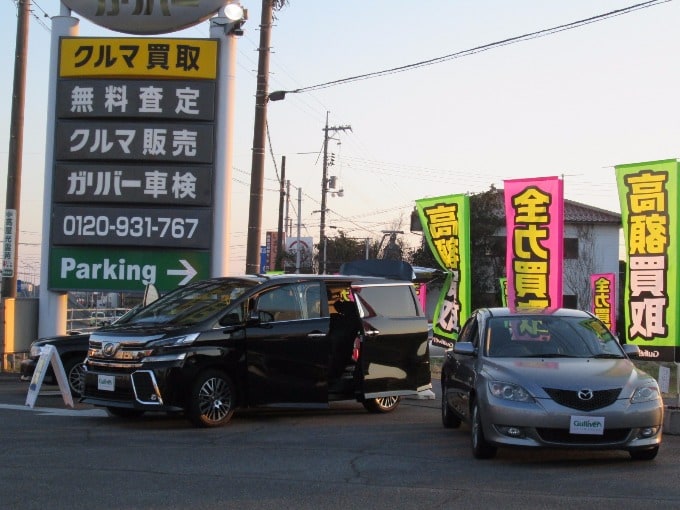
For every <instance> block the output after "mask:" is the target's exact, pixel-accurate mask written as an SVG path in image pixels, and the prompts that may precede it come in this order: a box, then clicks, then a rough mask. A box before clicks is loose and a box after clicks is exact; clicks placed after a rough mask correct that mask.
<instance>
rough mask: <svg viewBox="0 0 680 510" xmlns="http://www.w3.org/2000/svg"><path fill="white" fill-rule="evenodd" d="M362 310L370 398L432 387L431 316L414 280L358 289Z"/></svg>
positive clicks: (365, 387) (363, 359)
mask: <svg viewBox="0 0 680 510" xmlns="http://www.w3.org/2000/svg"><path fill="white" fill-rule="evenodd" d="M353 291H354V295H355V299H356V301H357V304H358V306H359V309H360V313H361V315H362V323H363V330H364V331H363V342H362V345H361V356H360V365H361V375H362V378H363V381H362V384H363V387H362V390H363V395H364V397H365V398H376V397H383V396H392V395H408V394H413V393H415V392H417V391H421V390H424V389H428V388H430V381H431V379H430V355H429V346H428V334H427V331H428V325H427V318H426V317H425V315H424V314H423V313H422V311H421V309H420V306H419V304H418V302H417V298H416V295H415V291H414V289H413V287H412V286H411V285H403V284H401V285H400V284H390V283H386V284H379V285H376V284H371V285H365V286H362V285H358V286H355V287H354V288H353Z"/></svg>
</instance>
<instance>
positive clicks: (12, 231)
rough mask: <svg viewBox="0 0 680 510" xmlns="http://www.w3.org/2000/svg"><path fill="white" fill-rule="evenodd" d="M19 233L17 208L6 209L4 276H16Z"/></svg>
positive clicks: (3, 257) (3, 252) (3, 250)
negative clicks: (15, 254)
mask: <svg viewBox="0 0 680 510" xmlns="http://www.w3.org/2000/svg"><path fill="white" fill-rule="evenodd" d="M16 235H17V211H16V209H6V210H5V232H4V237H3V242H4V244H3V249H2V277H3V278H12V277H13V276H14V246H15V245H16Z"/></svg>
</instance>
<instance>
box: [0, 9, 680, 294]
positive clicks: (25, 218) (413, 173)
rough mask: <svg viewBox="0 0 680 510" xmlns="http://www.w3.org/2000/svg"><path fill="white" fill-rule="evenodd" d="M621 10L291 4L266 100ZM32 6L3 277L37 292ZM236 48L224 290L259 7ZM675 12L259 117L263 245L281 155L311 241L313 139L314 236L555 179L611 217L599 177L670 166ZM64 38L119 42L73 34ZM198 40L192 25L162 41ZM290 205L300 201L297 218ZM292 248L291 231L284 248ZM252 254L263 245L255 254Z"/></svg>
mask: <svg viewBox="0 0 680 510" xmlns="http://www.w3.org/2000/svg"><path fill="white" fill-rule="evenodd" d="M637 3H640V2H639V1H636V0H597V1H593V0H569V1H568V2H565V1H563V2H556V1H552V2H546V1H545V0H513V1H512V2H510V1H507V0H420V1H419V2H406V1H405V0H401V1H396V2H395V1H394V0H371V1H366V0H361V1H360V0H343V1H341V2H340V1H335V2H330V1H319V0H290V1H289V5H287V6H285V7H284V8H283V9H282V10H281V11H279V12H277V13H276V21H275V25H274V27H273V29H272V33H271V63H270V72H271V75H270V78H269V91H270V92H271V91H275V90H296V89H300V88H306V87H310V86H314V85H317V84H323V83H327V82H330V81H335V80H340V79H343V78H347V77H352V76H357V75H363V74H369V73H373V72H377V71H381V70H386V69H393V68H397V67H402V66H408V65H410V64H415V63H418V62H423V61H428V60H431V59H435V58H438V57H443V56H446V55H452V54H455V53H458V52H462V51H465V50H469V49H472V48H477V47H479V46H483V45H487V44H490V43H494V42H497V41H503V40H506V39H509V38H514V37H517V36H521V35H523V34H528V33H534V32H537V31H541V30H544V29H548V28H552V27H556V26H561V25H565V24H568V23H572V22H575V21H578V20H582V19H586V18H591V17H593V16H597V15H600V14H604V13H607V12H611V11H615V10H618V9H622V8H625V7H629V6H631V5H635V4H637ZM59 4H60V2H58V1H57V0H38V1H35V2H33V13H34V17H32V18H31V22H30V29H29V42H28V58H27V60H28V62H27V66H28V70H27V92H26V97H27V99H26V109H25V114H24V115H25V128H24V151H23V165H22V195H21V212H20V227H19V259H20V261H19V277H20V278H24V279H26V280H29V281H33V282H34V283H37V279H38V278H39V263H40V249H41V228H42V227H41V221H42V207H43V204H42V202H43V200H42V199H43V189H42V182H43V174H44V166H45V154H44V144H45V130H46V117H47V115H46V103H47V97H46V96H47V87H46V84H47V83H48V81H49V79H50V77H49V73H48V66H49V46H50V32H49V29H50V26H51V23H50V19H49V16H53V15H57V14H58V13H59ZM242 5H243V6H244V7H246V8H247V9H248V18H249V19H248V21H247V22H246V24H245V25H244V27H243V28H244V35H243V36H242V37H240V38H239V40H238V50H237V76H236V119H235V127H234V171H233V190H234V192H233V196H231V197H227V199H228V200H230V202H231V211H232V226H231V241H230V264H229V268H230V269H229V271H230V273H231V274H239V273H243V272H244V271H245V261H246V242H247V226H248V225H247V224H248V200H249V193H250V169H251V157H252V156H251V154H252V152H251V149H252V145H253V123H254V112H255V91H256V70H257V59H258V53H257V47H258V43H259V24H260V14H261V13H260V7H261V1H259V0H242ZM678 26H680V1H678V0H670V1H668V2H664V3H658V4H655V5H653V6H652V7H648V8H642V9H638V10H635V11H633V12H631V13H629V14H624V15H619V16H614V17H610V18H608V19H604V20H602V21H598V22H593V23H588V24H585V25H583V26H580V27H578V28H574V29H571V30H562V31H558V32H557V33H554V34H552V35H547V36H544V37H538V38H532V39H530V40H525V41H522V42H518V43H515V44H507V45H502V46H499V47H494V48H492V49H489V50H488V51H483V52H475V53H472V54H470V55H466V56H463V57H460V58H451V59H448V60H445V61H443V62H440V63H436V64H432V65H427V66H421V67H417V68H414V69H410V70H406V71H404V72H398V73H390V74H387V75H385V76H381V77H376V78H369V79H363V80H357V81H352V82H348V83H344V84H340V85H335V86H330V87H327V88H321V89H317V90H313V91H303V92H300V93H293V94H287V96H286V98H285V100H283V101H276V102H269V104H268V128H269V141H270V146H268V147H267V149H266V164H265V184H264V199H263V222H262V233H263V236H264V233H265V232H266V231H276V229H277V224H278V207H279V188H278V172H279V171H280V166H281V157H282V156H284V155H285V156H286V179H287V180H290V183H291V195H292V196H291V199H292V203H291V205H290V209H289V215H290V217H291V220H292V222H293V225H295V224H296V223H297V219H298V215H299V218H300V222H301V223H302V225H303V227H302V235H303V236H307V237H314V239H315V242H318V236H319V221H320V218H319V214H318V212H315V211H318V210H319V209H320V207H321V206H320V203H321V179H322V160H323V159H322V148H323V139H324V133H323V128H324V125H325V122H326V115H328V119H329V125H330V126H351V131H349V130H346V131H338V132H337V133H335V134H334V136H333V138H334V139H332V140H330V143H329V152H331V153H333V154H334V161H335V163H334V165H333V166H332V167H330V169H329V175H333V176H336V177H337V178H338V179H339V181H340V182H341V184H342V188H343V189H344V194H343V196H342V197H339V196H331V195H329V197H328V203H327V208H328V209H329V211H328V214H327V217H326V225H327V230H326V232H327V235H330V236H333V235H334V229H332V228H330V227H336V229H335V230H342V231H343V232H344V233H345V235H346V236H348V237H355V238H361V239H364V238H367V237H369V238H372V239H379V238H380V237H381V236H382V234H381V231H383V230H403V231H404V232H406V233H405V234H404V236H403V240H404V242H405V243H406V244H407V245H410V246H415V245H417V244H418V243H419V242H420V239H421V238H420V236H419V235H417V234H410V233H408V231H409V218H410V212H411V211H412V210H413V207H414V205H415V200H417V199H420V198H425V197H434V196H442V195H450V194H458V193H478V192H483V191H486V190H488V189H489V187H490V186H491V185H494V186H496V187H497V188H502V187H503V180H504V179H520V178H525V177H545V176H560V177H562V178H563V179H564V190H565V198H567V199H569V200H575V201H578V202H582V203H585V204H587V205H590V206H593V207H598V208H601V209H605V210H608V211H613V212H620V207H619V202H618V195H617V190H616V181H615V173H614V166H615V165H618V164H625V163H636V162H643V161H653V160H661V159H673V158H677V157H678V156H679V153H680V145H679V144H680V102H679V101H678V90H679V84H680V66H679V65H678V53H679V50H680V31H678V29H677V27H678ZM0 28H1V30H0V42H1V44H2V48H4V49H3V51H2V52H0V68H2V69H4V70H5V79H3V80H0V204H2V210H3V211H2V213H3V216H4V203H5V195H6V191H5V188H6V175H7V158H8V147H9V128H10V112H11V97H12V74H13V68H14V63H13V62H14V51H15V38H16V6H15V2H14V0H0ZM80 35H82V36H102V37H118V36H121V34H119V33H116V32H111V31H109V30H106V29H104V28H101V27H98V26H96V25H93V24H91V23H88V22H86V21H82V22H81V24H80ZM166 36H167V37H209V24H208V23H207V22H204V23H201V24H199V25H196V26H194V27H191V28H189V29H187V30H184V31H182V32H176V33H173V34H167V35H164V36H163V37H166ZM297 189H301V195H302V202H301V207H299V208H298V203H297ZM293 234H294V235H295V231H294V232H293ZM262 244H264V237H263V239H262Z"/></svg>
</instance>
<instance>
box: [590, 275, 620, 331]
mask: <svg viewBox="0 0 680 510" xmlns="http://www.w3.org/2000/svg"><path fill="white" fill-rule="evenodd" d="M590 294H591V301H590V302H591V307H590V311H591V312H593V314H594V315H595V316H596V317H597V318H598V319H600V320H601V321H602V322H603V323H604V324H605V326H607V328H608V329H609V331H611V332H612V333H614V334H616V275H615V274H614V273H601V274H591V275H590Z"/></svg>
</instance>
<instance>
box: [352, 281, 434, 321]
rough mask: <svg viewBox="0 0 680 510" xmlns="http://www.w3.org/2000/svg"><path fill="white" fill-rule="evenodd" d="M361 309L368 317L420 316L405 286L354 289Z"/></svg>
mask: <svg viewBox="0 0 680 510" xmlns="http://www.w3.org/2000/svg"><path fill="white" fill-rule="evenodd" d="M354 292H355V293H356V294H358V296H359V299H360V300H361V305H362V307H363V308H364V309H365V310H366V312H368V314H369V315H382V316H384V317H418V316H420V315H422V312H421V311H420V307H419V305H418V304H417V303H416V300H415V299H414V298H413V291H412V290H411V287H409V286H407V285H371V286H368V287H359V288H355V289H354Z"/></svg>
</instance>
